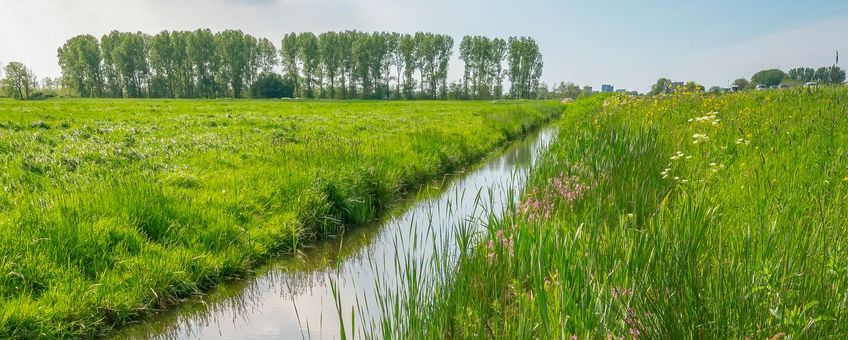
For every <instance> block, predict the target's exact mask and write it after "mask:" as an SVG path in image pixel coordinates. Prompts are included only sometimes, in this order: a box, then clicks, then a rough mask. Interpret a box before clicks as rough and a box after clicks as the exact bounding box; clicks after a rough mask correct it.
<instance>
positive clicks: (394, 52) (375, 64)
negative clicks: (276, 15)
mask: <svg viewBox="0 0 848 340" xmlns="http://www.w3.org/2000/svg"><path fill="white" fill-rule="evenodd" d="M453 47H454V40H453V38H451V37H450V36H447V35H440V34H433V33H422V32H419V33H415V34H400V33H388V32H374V33H366V32H359V31H344V32H325V33H321V34H320V35H315V34H314V33H309V32H306V33H299V34H298V33H290V34H287V35H285V37H284V38H283V39H282V42H281V47H280V48H279V49H277V47H275V46H274V44H273V43H272V42H271V41H270V40H268V39H265V38H256V37H253V36H251V35H249V34H244V33H243V32H241V31H238V30H227V31H223V32H218V33H213V32H212V31H211V30H209V29H199V30H196V31H174V32H169V31H163V32H161V33H158V34H156V35H148V34H145V33H140V32H139V33H126V32H118V31H113V32H111V33H109V34H107V35H104V36H103V37H101V38H100V39H97V38H96V37H94V36H92V35H80V36H76V37H73V38H71V39H70V40H68V41H67V42H66V43H65V45H64V46H62V47H61V48H60V49H59V50H58V58H59V65H60V66H61V68H62V73H63V76H62V83H63V85H65V86H66V87H68V88H69V89H70V90H71V91H72V92H73V93H74V94H75V95H78V96H80V97H116V98H122V97H127V98H144V97H154V98H220V97H235V98H243V97H249V96H251V93H253V94H255V93H266V92H267V93H271V92H273V91H270V92H269V91H266V92H263V90H262V89H260V90H259V91H258V92H257V91H249V89H250V87H251V86H252V85H254V84H255V85H258V86H266V84H278V83H280V82H279V81H277V82H275V81H273V80H274V79H281V80H282V81H284V82H285V84H286V86H288V87H289V88H290V90H287V91H284V93H285V94H290V95H291V96H295V97H303V98H333V99H351V98H362V99H419V98H424V99H446V98H451V99H490V98H501V97H504V96H506V95H507V94H504V93H503V92H504V91H503V86H504V85H503V84H504V78H505V77H508V80H509V82H510V91H509V93H508V96H509V97H511V98H535V96H536V91H537V88H538V84H539V78H540V77H541V75H542V67H543V65H542V55H541V52H540V50H539V47H538V45H537V44H536V42H535V41H534V40H533V39H532V38H527V37H511V38H508V39H506V40H504V39H499V38H496V39H490V38H486V37H479V36H477V37H469V36H466V37H464V38H463V40H462V42H461V43H460V58H461V59H462V60H463V61H464V63H465V72H464V77H463V79H461V80H459V81H456V82H453V83H451V84H449V83H448V80H447V78H448V66H449V62H450V58H451V56H452V54H453ZM278 66H281V68H280V67H278ZM280 69H281V70H282V77H280V75H278V74H277V72H278V70H280ZM268 79H271V81H269V80H268ZM250 90H253V89H250ZM274 93H276V92H274ZM254 96H255V95H254Z"/></svg>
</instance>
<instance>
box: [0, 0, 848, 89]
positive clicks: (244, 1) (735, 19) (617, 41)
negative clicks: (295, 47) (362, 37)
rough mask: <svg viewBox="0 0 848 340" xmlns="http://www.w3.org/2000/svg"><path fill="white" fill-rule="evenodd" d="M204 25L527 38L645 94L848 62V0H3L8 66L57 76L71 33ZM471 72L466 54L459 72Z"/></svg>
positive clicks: (554, 67) (575, 77)
mask: <svg viewBox="0 0 848 340" xmlns="http://www.w3.org/2000/svg"><path fill="white" fill-rule="evenodd" d="M115 3H120V5H116V4H115ZM198 27H209V28H212V29H213V30H221V29H227V28H238V29H242V30H244V31H246V32H248V33H251V34H254V35H257V36H263V37H267V38H269V39H271V40H272V41H274V42H276V43H279V39H280V38H282V36H283V34H285V33H287V32H290V31H315V32H321V31H325V30H344V29H360V30H368V31H371V30H387V31H399V32H414V31H417V30H423V31H432V32H438V33H446V34H450V35H452V36H454V38H455V39H457V40H459V39H461V37H462V36H463V35H465V34H475V35H476V34H482V35H488V36H502V37H506V36H510V35H528V36H532V37H534V38H535V39H536V40H537V41H538V42H539V44H540V46H541V48H542V52H543V54H544V56H545V58H544V59H545V60H544V61H545V74H544V76H543V80H544V81H546V82H548V83H554V82H558V81H560V80H564V81H572V82H575V83H579V84H581V85H584V84H586V85H591V86H594V87H596V88H597V87H600V85H601V84H602V83H611V84H614V85H616V86H617V87H619V88H628V89H636V90H640V91H645V90H647V89H648V88H649V87H650V85H651V84H652V83H653V82H654V81H655V80H656V79H657V78H658V77H660V76H667V77H670V78H672V79H674V80H681V81H682V80H695V81H698V82H701V83H703V84H704V85H707V86H712V85H727V83H728V82H729V81H732V80H733V79H735V78H738V77H750V76H751V74H753V73H754V72H755V71H757V70H759V69H762V68H769V67H780V68H783V69H789V68H792V67H795V66H816V67H817V66H824V65H830V64H832V63H833V59H834V54H835V53H834V52H835V51H836V50H844V51H845V54H844V55H845V56H846V57H845V58H846V60H848V2H845V1H832V0H826V1H759V0H758V1H744V2H743V1H724V0H722V1H700V2H689V1H638V2H637V1H628V2H623V1H589V0H585V1H505V0H488V1H484V0H450V1H448V0H431V1H409V0H394V1H389V0H171V1H168V0H125V1H121V2H115V1H109V0H77V1H65V0H26V1H24V0H0V62H8V61H10V60H20V61H23V62H25V63H27V64H29V65H30V66H31V67H32V68H33V69H34V70H35V71H36V72H37V73H38V74H39V75H42V76H44V75H50V76H56V75H58V73H59V68H58V66H57V65H56V57H55V54H56V53H55V51H56V48H57V47H59V46H60V45H61V44H62V43H63V42H64V41H65V40H66V39H67V38H69V37H70V36H72V35H75V34H80V33H90V34H95V35H102V34H104V33H107V32H108V31H110V30H112V29H119V30H126V31H139V30H140V31H144V32H148V33H155V32H157V31H159V30H162V29H170V30H173V29H195V28H198ZM843 66H844V65H843ZM460 73H461V63H459V62H458V60H457V61H456V62H454V64H453V67H452V70H451V77H452V78H455V79H458V78H459V76H460Z"/></svg>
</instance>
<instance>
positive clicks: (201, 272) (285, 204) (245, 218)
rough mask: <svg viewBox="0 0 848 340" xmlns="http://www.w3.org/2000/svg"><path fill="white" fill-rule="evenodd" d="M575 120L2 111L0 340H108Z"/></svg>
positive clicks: (343, 109) (265, 104)
mask: <svg viewBox="0 0 848 340" xmlns="http://www.w3.org/2000/svg"><path fill="white" fill-rule="evenodd" d="M560 111H561V107H560V106H559V105H558V104H537V103H529V102H528V103H521V102H514V103H482V102H480V103H460V102H445V103H429V102H427V103H425V102H419V103H378V102H286V103H281V102H271V101H167V100H56V101H44V102H31V103H30V102H12V101H0V178H1V179H2V189H3V190H2V191H0V297H2V300H0V337H2V338H39V337H41V338H77V337H92V336H98V335H102V334H103V333H104V332H107V331H108V330H109V329H111V328H113V327H117V326H120V325H122V324H124V323H126V322H128V321H130V320H133V319H136V318H138V317H140V316H143V315H144V314H146V313H149V312H151V311H155V310H158V309H162V308H165V307H167V306H168V305H170V304H172V303H176V302H179V301H180V299H182V298H184V297H187V296H190V295H194V294H199V293H202V292H203V291H205V290H206V289H207V288H209V287H210V286H212V285H214V284H216V283H217V282H220V281H221V280H223V279H225V278H231V277H238V276H240V275H243V274H244V273H245V272H247V271H248V270H250V269H251V268H254V267H255V266H256V265H257V264H258V263H260V262H262V261H263V260H265V259H267V258H268V257H269V256H271V255H272V254H275V253H280V252H288V251H292V250H294V248H296V247H297V246H298V244H299V243H302V242H304V241H308V240H310V239H313V238H317V237H322V236H326V235H330V234H336V233H340V232H342V231H343V230H344V228H346V227H349V226H351V225H355V224H358V223H362V222H365V221H368V220H371V219H373V218H375V217H376V216H377V215H378V214H379V213H380V212H381V211H383V210H384V209H385V207H386V206H388V205H389V204H390V203H391V202H392V201H393V200H395V199H396V198H398V197H399V196H400V195H402V194H403V193H404V192H406V191H408V190H409V189H411V188H413V187H415V186H416V185H418V184H419V183H422V182H423V181H425V180H428V179H431V178H433V177H435V176H436V175H438V174H440V173H443V172H446V171H450V170H451V169H454V168H457V167H459V166H460V165H463V164H466V163H469V162H471V161H473V160H476V159H478V158H480V157H482V156H483V155H484V154H485V153H487V152H488V151H489V150H492V149H493V148H495V147H496V146H497V145H500V144H503V143H505V142H506V141H507V140H509V139H510V138H513V137H515V136H518V135H520V134H521V133H523V132H524V131H527V130H529V129H532V128H534V127H535V126H539V125H540V124H542V123H544V122H545V121H547V120H549V119H551V118H553V117H555V116H557V115H559V113H560Z"/></svg>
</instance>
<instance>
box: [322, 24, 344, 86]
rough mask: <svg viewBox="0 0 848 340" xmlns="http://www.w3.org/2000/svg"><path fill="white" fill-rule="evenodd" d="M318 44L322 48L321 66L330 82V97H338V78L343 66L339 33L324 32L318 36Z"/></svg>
mask: <svg viewBox="0 0 848 340" xmlns="http://www.w3.org/2000/svg"><path fill="white" fill-rule="evenodd" d="M318 45H319V46H320V49H321V67H322V68H323V73H324V78H325V79H326V81H328V82H329V98H331V99H334V98H336V78H337V77H338V74H339V69H340V68H341V62H342V60H341V58H342V57H341V53H340V52H341V46H339V45H340V42H339V34H338V33H336V32H324V33H321V34H320V35H319V36H318Z"/></svg>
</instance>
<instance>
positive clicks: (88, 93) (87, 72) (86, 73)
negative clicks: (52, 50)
mask: <svg viewBox="0 0 848 340" xmlns="http://www.w3.org/2000/svg"><path fill="white" fill-rule="evenodd" d="M57 56H58V59H59V66H60V67H61V68H62V81H63V83H64V84H65V85H66V86H68V87H69V88H70V89H71V91H73V92H74V93H75V94H76V95H78V96H80V97H99V96H100V95H101V94H102V92H103V78H102V75H101V72H100V65H101V56H100V43H99V42H98V41H97V38H95V37H94V36H91V35H79V36H76V37H73V38H71V39H70V40H68V41H67V42H66V43H65V44H64V45H63V46H62V47H61V48H59V50H58V51H57Z"/></svg>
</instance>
